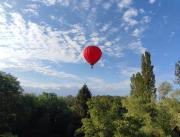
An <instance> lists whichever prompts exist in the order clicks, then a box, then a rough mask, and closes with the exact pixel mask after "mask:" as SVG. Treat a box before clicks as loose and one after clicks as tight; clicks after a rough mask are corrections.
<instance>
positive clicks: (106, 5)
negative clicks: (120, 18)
mask: <svg viewBox="0 0 180 137" xmlns="http://www.w3.org/2000/svg"><path fill="white" fill-rule="evenodd" d="M111 6H112V4H111V3H110V2H106V3H104V4H103V8H104V9H106V10H108V9H109V8H111Z"/></svg>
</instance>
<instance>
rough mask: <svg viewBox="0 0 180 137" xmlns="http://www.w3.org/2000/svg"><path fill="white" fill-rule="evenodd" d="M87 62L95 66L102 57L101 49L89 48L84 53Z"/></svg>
mask: <svg viewBox="0 0 180 137" xmlns="http://www.w3.org/2000/svg"><path fill="white" fill-rule="evenodd" d="M83 55H84V58H85V59H86V61H87V62H88V63H89V64H90V65H91V66H93V65H94V64H95V63H97V62H98V60H99V59H100V58H101V56H102V52H101V49H100V48H99V47H97V46H88V47H86V48H85V49H84V51H83Z"/></svg>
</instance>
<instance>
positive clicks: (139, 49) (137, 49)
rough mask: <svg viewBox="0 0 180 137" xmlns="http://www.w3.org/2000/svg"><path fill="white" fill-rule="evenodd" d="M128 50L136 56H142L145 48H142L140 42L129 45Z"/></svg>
mask: <svg viewBox="0 0 180 137" xmlns="http://www.w3.org/2000/svg"><path fill="white" fill-rule="evenodd" d="M129 49H130V50H132V51H133V52H135V53H136V54H144V52H145V51H146V48H144V47H143V45H142V42H141V41H140V40H138V41H134V42H132V43H130V44H129Z"/></svg>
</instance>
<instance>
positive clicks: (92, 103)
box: [81, 96, 127, 137]
mask: <svg viewBox="0 0 180 137" xmlns="http://www.w3.org/2000/svg"><path fill="white" fill-rule="evenodd" d="M121 100H122V98H121V97H111V96H97V97H93V98H92V99H91V100H89V101H88V103H87V104H88V107H89V115H90V117H89V118H84V119H83V120H82V123H83V125H82V128H81V129H82V131H83V132H84V133H85V137H113V136H114V133H115V129H116V124H115V123H114V122H115V121H118V120H121V119H122V117H123V114H124V113H125V112H127V111H126V109H125V108H123V107H122V102H121ZM116 123H117V122H116Z"/></svg>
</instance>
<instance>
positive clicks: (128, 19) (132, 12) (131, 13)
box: [123, 8, 138, 26]
mask: <svg viewBox="0 0 180 137" xmlns="http://www.w3.org/2000/svg"><path fill="white" fill-rule="evenodd" d="M136 16H138V10H137V9H134V8H129V9H128V10H127V11H126V12H125V13H124V15H123V20H124V22H125V23H127V25H129V26H134V25H137V24H138V21H137V20H136V19H134V17H136Z"/></svg>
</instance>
